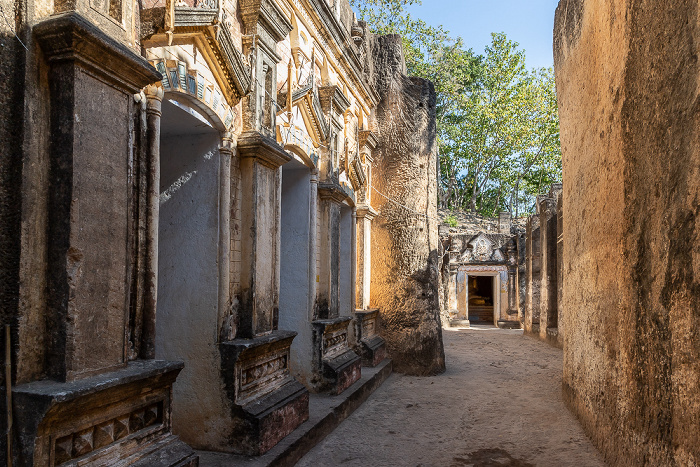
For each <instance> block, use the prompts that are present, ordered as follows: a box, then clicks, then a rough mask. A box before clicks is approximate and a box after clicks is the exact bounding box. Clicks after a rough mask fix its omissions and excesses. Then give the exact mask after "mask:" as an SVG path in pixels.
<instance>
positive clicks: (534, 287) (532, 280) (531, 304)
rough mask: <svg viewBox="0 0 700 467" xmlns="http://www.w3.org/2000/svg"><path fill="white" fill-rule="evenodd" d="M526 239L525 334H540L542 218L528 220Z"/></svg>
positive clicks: (532, 217) (537, 216)
mask: <svg viewBox="0 0 700 467" xmlns="http://www.w3.org/2000/svg"><path fill="white" fill-rule="evenodd" d="M526 232H527V234H526V235H527V239H526V242H527V243H526V246H525V249H526V255H527V257H526V260H525V261H526V271H525V273H526V288H525V316H524V317H523V318H524V322H523V328H524V329H525V332H531V333H533V334H539V333H540V216H539V214H534V215H532V216H530V217H529V218H528V220H527V227H526Z"/></svg>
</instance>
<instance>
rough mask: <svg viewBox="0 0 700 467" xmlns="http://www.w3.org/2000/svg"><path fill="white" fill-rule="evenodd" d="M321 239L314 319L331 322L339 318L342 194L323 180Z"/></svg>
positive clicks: (320, 206) (335, 185) (320, 190)
mask: <svg viewBox="0 0 700 467" xmlns="http://www.w3.org/2000/svg"><path fill="white" fill-rule="evenodd" d="M318 194H319V215H320V219H319V221H320V223H321V228H320V229H319V230H320V234H321V237H320V238H319V239H318V246H319V259H320V261H319V263H320V264H319V270H318V271H317V272H316V273H317V274H318V276H319V281H318V284H317V286H318V288H317V290H316V304H315V305H314V318H316V319H332V318H337V317H338V316H339V303H338V296H339V292H340V277H339V271H340V203H342V202H343V200H344V199H345V197H346V196H347V195H346V194H345V191H344V190H343V188H342V187H341V186H340V185H339V184H338V183H335V182H332V181H325V182H320V183H319V185H318Z"/></svg>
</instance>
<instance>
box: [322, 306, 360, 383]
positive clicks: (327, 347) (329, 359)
mask: <svg viewBox="0 0 700 467" xmlns="http://www.w3.org/2000/svg"><path fill="white" fill-rule="evenodd" d="M351 319H352V318H350V317H349V316H348V317H342V318H333V319H323V320H317V321H313V322H312V325H313V336H314V337H313V339H314V366H315V367H316V368H317V372H318V373H319V379H318V380H319V383H318V385H317V386H318V387H317V389H319V390H320V391H330V392H331V394H340V393H342V392H343V391H345V390H346V389H347V388H348V387H350V386H351V385H352V384H353V383H354V382H355V381H357V380H359V379H360V376H361V372H362V369H361V367H362V361H361V359H360V357H359V356H358V355H357V354H356V353H355V352H353V351H352V350H351V349H350V347H349V345H348V325H349V324H350V320H351Z"/></svg>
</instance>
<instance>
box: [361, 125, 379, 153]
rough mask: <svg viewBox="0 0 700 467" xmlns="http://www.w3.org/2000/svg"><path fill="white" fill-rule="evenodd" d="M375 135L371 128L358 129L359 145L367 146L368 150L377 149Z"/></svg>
mask: <svg viewBox="0 0 700 467" xmlns="http://www.w3.org/2000/svg"><path fill="white" fill-rule="evenodd" d="M377 142H378V140H377V136H376V135H375V134H374V132H372V130H360V146H367V147H368V148H369V149H370V150H374V149H377Z"/></svg>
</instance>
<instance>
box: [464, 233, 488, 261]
mask: <svg viewBox="0 0 700 467" xmlns="http://www.w3.org/2000/svg"><path fill="white" fill-rule="evenodd" d="M469 246H470V247H471V249H472V255H473V257H474V259H476V260H477V261H488V260H489V259H491V255H492V254H493V242H492V241H491V240H489V239H488V237H486V235H484V234H479V235H477V236H476V238H474V239H473V240H472V241H471V242H469Z"/></svg>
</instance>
